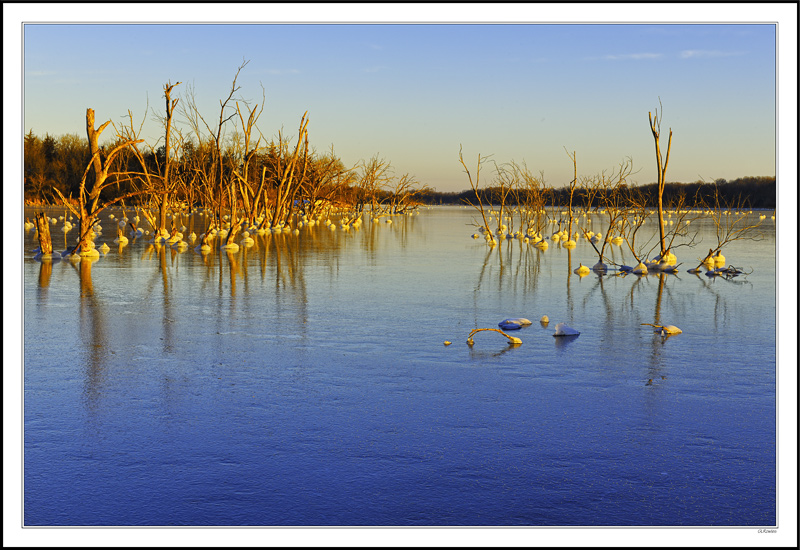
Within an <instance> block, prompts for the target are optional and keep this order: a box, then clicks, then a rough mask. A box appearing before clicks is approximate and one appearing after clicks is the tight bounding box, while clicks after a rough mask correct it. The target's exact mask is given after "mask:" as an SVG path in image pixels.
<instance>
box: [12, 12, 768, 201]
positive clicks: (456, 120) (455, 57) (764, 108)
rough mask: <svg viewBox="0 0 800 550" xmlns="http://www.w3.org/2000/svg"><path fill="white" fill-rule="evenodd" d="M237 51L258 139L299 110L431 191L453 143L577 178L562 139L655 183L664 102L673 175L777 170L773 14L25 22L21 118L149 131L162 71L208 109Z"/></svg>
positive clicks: (65, 126) (599, 166)
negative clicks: (736, 20)
mask: <svg viewBox="0 0 800 550" xmlns="http://www.w3.org/2000/svg"><path fill="white" fill-rule="evenodd" d="M253 8H255V9H263V7H262V8H259V7H257V6H253ZM575 9H580V8H575ZM120 20H121V21H124V19H120ZM772 20H773V21H774V19H772ZM243 59H247V60H250V63H249V64H248V65H247V67H245V68H244V69H243V71H242V72H241V74H240V78H239V81H238V84H240V85H241V89H240V91H239V96H240V97H242V98H244V99H246V100H249V101H252V102H260V101H261V96H262V89H261V86H262V85H263V86H264V92H265V94H266V107H265V109H264V113H263V115H262V117H261V119H260V120H259V124H258V127H259V129H260V131H261V132H262V134H263V135H264V136H265V137H266V138H268V139H269V138H273V137H275V136H277V133H278V131H279V130H281V129H283V132H284V134H285V135H290V136H291V135H295V134H296V131H297V126H298V124H299V121H300V117H301V116H302V115H303V113H304V112H305V111H308V114H309V118H310V124H309V137H310V142H311V145H312V146H313V147H315V148H316V149H317V151H319V152H324V151H327V150H329V149H330V147H331V146H333V147H334V149H335V151H336V153H337V154H338V155H339V156H340V157H341V158H342V160H343V161H344V162H345V164H347V165H355V164H356V163H358V162H359V161H360V160H363V159H369V158H370V157H372V156H374V155H378V156H380V157H382V158H385V159H386V160H387V161H390V162H391V164H392V166H393V167H394V170H395V173H396V174H397V175H402V174H406V173H408V174H411V175H413V176H414V177H415V178H416V179H417V181H419V182H420V183H423V184H427V185H430V186H431V187H433V188H435V189H437V190H440V191H460V190H463V189H466V188H468V187H469V183H468V180H467V179H466V176H465V174H463V171H462V168H461V166H460V164H459V162H458V153H459V148H460V147H462V146H463V152H464V155H465V158H466V160H467V161H468V162H470V163H471V164H474V161H475V160H476V159H477V155H478V154H481V155H484V156H487V155H491V158H492V160H494V161H496V162H497V163H500V164H502V163H505V162H509V161H512V160H513V161H516V162H523V161H524V162H525V163H526V164H527V165H528V167H529V168H530V169H531V170H532V171H533V172H534V173H537V174H538V173H539V172H540V171H543V172H544V176H545V179H546V181H547V182H548V183H549V184H550V185H553V186H560V185H563V184H564V183H567V182H568V181H569V180H570V179H571V177H572V162H571V160H570V159H569V157H568V156H567V153H566V151H565V149H566V150H569V151H570V152H573V151H574V152H575V153H576V155H577V160H578V172H579V175H587V176H591V175H595V174H598V173H600V172H601V171H603V170H611V169H613V168H615V167H616V166H617V165H618V164H619V163H620V162H621V161H622V160H624V159H625V158H626V157H631V158H632V159H633V163H634V169H635V170H638V172H637V173H636V174H635V176H634V180H635V181H637V182H639V183H649V182H652V181H655V179H656V168H655V161H654V146H653V140H652V137H651V134H650V129H649V126H648V112H649V111H654V110H656V109H658V108H659V98H660V99H661V102H662V104H663V109H664V118H663V126H662V132H663V134H664V135H665V136H666V135H667V134H668V133H669V128H672V130H673V144H672V153H671V157H670V165H669V169H668V172H667V179H668V180H670V181H696V180H697V179H700V178H703V179H706V180H713V179H715V178H726V179H733V178H736V177H740V176H751V175H753V176H772V175H775V163H776V148H775V142H776V139H775V133H776V102H775V96H776V87H775V84H776V70H775V67H776V26H775V25H774V24H769V23H763V24H744V23H740V24H696V23H692V24H641V23H639V24H633V23H631V24H612V23H605V24H570V23H559V24H530V23H524V24H519V23H516V24H515V23H505V24H477V23H470V24H453V23H450V24H431V23H428V24H397V23H395V24H391V23H390V22H389V23H384V24H376V23H373V24H341V23H338V24H222V25H220V24H194V25H193V24H178V25H174V24H151V25H147V24H120V25H115V24H92V25H79V24H28V25H26V26H25V27H24V67H23V75H24V95H23V99H24V120H23V126H24V129H25V131H28V130H33V132H34V133H35V134H37V135H44V134H45V133H50V134H51V135H61V134H65V133H77V134H79V135H81V136H83V134H84V116H85V110H86V108H87V107H92V108H93V109H95V111H96V113H97V117H98V120H101V119H102V120H108V119H111V120H112V121H114V122H122V121H123V120H124V119H125V117H126V116H127V112H128V110H131V112H132V113H133V116H134V119H135V120H136V121H137V123H138V122H140V121H141V120H142V119H143V118H146V119H147V121H146V122H147V124H146V126H145V128H146V131H145V137H146V138H147V139H148V141H149V142H155V141H156V140H157V139H158V136H159V130H158V126H157V124H156V123H155V122H152V120H151V119H152V118H153V117H152V115H148V116H146V117H145V110H146V108H147V105H148V101H149V107H150V110H151V111H152V110H153V109H157V110H158V114H161V113H162V110H163V100H162V87H163V85H164V83H165V82H167V81H171V82H173V83H174V82H177V81H180V82H182V83H183V84H181V85H180V86H178V87H177V88H176V89H175V92H173V97H175V94H176V93H177V95H178V96H179V97H180V96H183V95H184V94H185V93H186V92H187V90H188V89H189V85H191V87H193V89H194V91H195V94H196V98H197V100H198V105H199V107H200V110H201V114H203V116H204V117H206V118H207V119H208V120H216V119H217V118H218V117H219V100H220V99H222V98H224V97H226V96H227V94H228V92H229V91H230V87H231V82H232V79H233V76H234V74H235V72H236V69H237V68H238V66H239V65H240V64H241V62H242V60H243ZM178 124H179V125H181V122H180V120H179V121H178ZM183 127H184V128H187V129H188V126H186V125H183ZM228 129H229V130H232V129H233V127H232V126H229V127H228ZM107 133H108V134H109V137H111V136H110V134H111V130H107ZM484 176H486V177H487V178H488V177H491V170H484Z"/></svg>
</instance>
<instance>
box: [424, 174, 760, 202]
mask: <svg viewBox="0 0 800 550" xmlns="http://www.w3.org/2000/svg"><path fill="white" fill-rule="evenodd" d="M630 188H631V189H636V190H638V191H639V192H640V193H643V194H644V197H645V200H646V201H647V202H646V206H648V207H655V205H656V203H657V200H658V184H657V183H649V184H644V185H634V186H630ZM478 192H479V193H480V194H481V199H482V200H483V201H484V202H485V203H487V204H490V203H495V204H496V203H498V202H499V199H500V197H501V194H502V193H503V189H502V188H501V187H486V188H484V189H479V190H478ZM716 193H719V197H720V198H722V199H724V200H725V201H726V202H729V203H739V202H741V203H743V204H747V205H748V206H749V207H750V208H759V209H770V208H771V209H774V208H775V205H776V178H775V177H774V176H747V177H741V178H736V179H734V180H731V181H727V180H725V179H717V180H715V181H713V182H703V181H696V182H692V183H678V182H669V183H667V184H666V185H665V186H664V196H663V198H664V203H665V204H666V205H674V204H677V203H678V201H679V199H680V198H681V197H683V198H684V199H685V205H686V206H687V207H690V208H691V207H695V206H697V207H700V206H701V205H704V204H709V203H710V202H712V201H713V199H714V197H715V194H716ZM547 194H548V199H547V205H548V206H564V205H566V204H567V203H568V202H569V194H570V190H569V188H568V187H561V188H548V190H547ZM590 195H593V196H591V199H590ZM474 198H475V191H473V190H472V189H467V190H464V191H458V192H438V191H429V192H425V193H422V194H421V195H420V196H419V199H420V200H421V201H422V202H424V203H425V204H464V203H465V202H466V200H467V199H469V200H473V199H474ZM515 198H516V197H515V196H510V197H508V198H506V201H505V202H506V203H507V204H511V205H516V204H518V203H522V204H524V203H525V202H526V201H524V200H515ZM602 198H603V197H600V196H597V195H596V194H592V193H589V192H587V191H586V190H585V189H581V188H578V189H575V190H574V195H573V197H572V202H573V205H574V206H578V207H581V208H585V207H589V208H590V209H591V208H594V207H597V206H599V205H600V204H602V201H601V200H600V199H602ZM590 200H591V203H590V202H589V201H590Z"/></svg>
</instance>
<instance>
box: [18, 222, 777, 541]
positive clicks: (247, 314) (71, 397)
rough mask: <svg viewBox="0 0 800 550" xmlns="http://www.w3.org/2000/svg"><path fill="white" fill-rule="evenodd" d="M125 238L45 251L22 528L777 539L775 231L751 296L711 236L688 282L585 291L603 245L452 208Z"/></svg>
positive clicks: (28, 401) (757, 253) (27, 288)
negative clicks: (193, 239) (511, 229)
mask: <svg viewBox="0 0 800 550" xmlns="http://www.w3.org/2000/svg"><path fill="white" fill-rule="evenodd" d="M26 215H28V212H26ZM754 216H755V218H756V219H757V217H758V213H756V214H754ZM105 218H106V216H105V215H104V217H103V225H104V227H105V226H106V225H107V226H108V228H109V229H106V230H105V231H104V234H103V235H102V236H101V237H100V238H99V239H98V243H99V242H108V243H109V245H110V246H111V247H112V249H111V250H110V251H109V252H108V253H107V254H105V255H103V256H102V257H101V258H99V259H98V260H96V261H92V262H90V261H77V262H70V261H61V262H56V263H53V264H50V263H42V262H38V261H35V260H34V259H33V254H32V250H33V248H34V246H36V245H35V243H34V241H33V235H32V232H29V233H28V234H27V235H26V240H25V262H24V308H25V309H24V335H25V336H24V340H25V349H24V430H25V432H24V522H25V525H27V526H57V525H91V526H110V525H111V526H114V525H119V526H123V525H124V526H127V525H148V526H154V525H166V526H176V525H191V526H204V525H221V526H227V525H247V526H250V525H265V526H278V525H285V526H424V525H436V526H467V525H475V526H495V525H498V526H499V525H506V526H770V525H774V524H775V523H776V430H775V425H776V412H775V411H776V400H775V395H776V392H775V389H776V388H775V386H776V357H775V344H776V338H775V328H776V326H775V318H776V316H775V313H776V299H775V298H776V294H775V293H776V289H775V229H774V222H772V221H771V220H770V219H769V217H768V218H767V220H766V221H765V223H764V225H763V235H764V236H763V239H762V240H761V241H758V242H752V241H740V242H735V243H732V244H731V245H730V246H728V247H726V249H725V250H724V253H725V255H726V256H727V258H728V263H730V264H733V265H736V266H738V267H742V268H744V269H745V270H746V271H747V272H748V273H749V274H748V275H746V276H742V277H738V278H736V279H734V280H730V281H728V280H723V279H720V278H708V277H706V276H704V275H702V274H701V275H699V276H698V275H691V274H689V273H686V269H688V268H689V267H694V265H696V263H697V258H699V257H701V256H703V251H704V250H707V249H708V248H709V247H710V246H712V244H711V242H712V241H713V238H714V237H713V233H711V231H710V229H711V227H710V224H709V223H708V220H698V221H696V222H693V226H696V227H697V228H698V230H699V231H700V234H699V235H698V238H699V239H701V240H702V242H700V244H698V245H697V246H696V247H694V248H691V249H690V248H678V249H676V254H677V255H678V258H679V260H680V261H683V262H684V265H683V266H682V268H681V273H679V274H677V275H665V274H650V275H648V276H645V277H637V276H634V275H628V276H617V274H616V273H615V272H613V271H612V272H610V273H609V274H608V275H606V276H598V275H595V274H590V275H588V276H586V277H579V276H578V275H576V274H574V273H573V270H574V269H575V268H576V267H578V265H579V264H580V263H583V264H584V265H590V266H591V265H593V264H594V263H595V262H596V261H597V257H596V254H595V253H594V251H593V249H592V248H591V246H590V245H589V244H588V243H587V242H586V241H583V240H582V241H580V242H579V243H578V246H577V248H575V249H574V250H572V251H569V250H567V249H562V248H560V247H559V246H557V245H554V244H553V243H551V246H550V248H549V250H547V251H545V252H541V251H539V250H537V249H535V248H532V247H530V246H529V245H526V244H523V243H522V242H520V241H517V240H514V241H509V242H505V243H503V244H502V245H500V246H498V247H495V248H493V249H491V248H488V247H487V246H486V245H485V244H484V243H483V241H482V240H474V239H472V238H470V234H471V233H472V232H473V231H474V227H472V226H470V223H471V222H472V220H473V218H474V215H473V212H472V211H470V210H467V209H463V208H457V207H438V208H432V209H426V210H423V211H422V212H421V213H420V214H419V215H415V216H400V217H394V218H393V219H392V220H393V223H391V224H388V223H379V224H372V223H365V224H364V226H363V227H362V228H361V229H359V230H355V229H351V230H349V231H343V230H341V229H337V230H335V231H331V230H329V229H327V228H326V227H325V226H317V227H313V228H304V229H303V230H301V233H300V235H298V236H295V235H292V234H275V235H272V234H270V235H265V236H261V237H258V238H257V239H256V244H255V245H254V246H253V247H251V248H242V249H240V250H239V251H238V252H236V253H232V254H228V253H225V252H220V251H219V250H215V251H213V252H212V253H211V254H209V255H206V256H204V255H201V254H198V253H196V252H194V251H193V250H192V248H190V249H189V250H187V251H186V252H182V253H179V252H177V251H175V250H172V249H171V248H169V247H162V246H159V247H154V246H153V245H152V244H148V243H146V242H143V241H141V240H140V241H134V242H132V243H131V244H129V245H128V246H125V247H122V248H119V247H116V246H115V245H113V243H112V241H113V238H114V237H115V236H116V231H111V230H110V228H111V227H113V226H112V225H111V222H107V221H106V219H105ZM187 222H188V223H193V224H194V223H196V224H198V225H197V226H196V227H195V226H193V229H194V230H195V231H196V232H197V233H200V231H201V228H200V225H199V224H200V222H199V221H196V222H195V221H190V220H187ZM593 223H595V224H597V225H598V226H599V227H597V229H601V230H602V229H604V228H603V227H602V226H601V225H600V222H599V221H598V220H596V221H595V222H593ZM597 229H596V230H597ZM652 229H654V227H653V228H651V230H652ZM52 232H53V235H54V241H55V243H56V248H61V249H63V248H64V246H60V247H59V244H64V243H59V239H63V234H62V233H59V231H58V230H56V228H55V226H54V228H53V230H52ZM105 233H108V235H106V234H105ZM187 233H188V230H187ZM612 250H613V257H614V259H615V261H619V262H620V263H625V262H630V253H629V252H628V254H627V255H626V254H625V251H624V250H623V249H622V248H620V247H613V249H612ZM545 314H546V315H548V316H549V318H550V324H549V325H548V326H546V327H544V326H542V325H540V324H539V322H538V320H539V318H540V317H541V316H542V315H545ZM508 317H527V318H529V319H531V320H533V321H534V322H533V324H532V325H531V326H529V327H526V328H523V329H522V330H519V331H517V332H515V333H514V335H515V336H518V337H519V338H521V339H522V341H523V343H522V345H520V346H516V347H511V346H509V345H508V344H507V341H506V339H505V338H503V337H502V336H501V335H499V334H496V333H492V332H483V333H480V334H478V335H476V336H475V345H474V346H472V347H470V346H468V345H467V344H466V343H465V342H466V339H467V335H468V334H469V332H470V330H472V329H474V328H497V323H498V322H499V321H501V320H503V319H505V318H508ZM558 322H566V323H567V324H569V325H570V326H572V327H574V328H576V329H577V330H579V331H580V332H581V335H580V336H579V337H578V338H577V339H573V340H571V341H563V340H560V339H557V338H554V337H553V336H552V334H553V331H554V327H555V325H556V323H558ZM641 323H656V324H659V323H661V324H674V325H677V326H679V327H680V328H681V329H682V330H683V333H682V334H680V335H677V336H673V337H669V338H666V339H665V338H662V337H660V336H658V335H655V334H654V333H653V331H652V329H651V328H650V327H647V326H642V325H641ZM444 341H451V342H452V344H451V345H449V346H445V345H444V344H443V342H444ZM649 380H652V383H650V384H648V381H649Z"/></svg>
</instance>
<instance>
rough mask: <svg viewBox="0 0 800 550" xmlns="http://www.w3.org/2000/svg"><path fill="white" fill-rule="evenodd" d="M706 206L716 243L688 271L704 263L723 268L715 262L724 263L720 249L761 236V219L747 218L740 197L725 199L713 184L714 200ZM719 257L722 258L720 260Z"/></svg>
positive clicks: (693, 270) (758, 238)
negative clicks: (752, 219)
mask: <svg viewBox="0 0 800 550" xmlns="http://www.w3.org/2000/svg"><path fill="white" fill-rule="evenodd" d="M707 206H708V208H709V209H710V212H711V219H712V221H713V222H714V227H715V228H716V237H717V245H716V246H715V247H713V248H710V249H709V250H708V254H706V255H705V257H704V258H703V259H701V260H700V263H699V264H697V267H695V268H693V269H690V270H689V272H690V273H696V272H697V271H698V270H699V269H700V267H701V266H703V265H704V264H705V265H709V264H713V265H715V267H717V268H724V267H725V266H724V265H717V264H720V263H724V257H723V256H722V255H721V251H722V248H723V247H724V246H725V245H727V244H729V243H732V242H734V241H739V240H752V241H757V240H760V239H761V238H762V235H761V233H760V232H759V231H758V228H759V227H760V226H761V220H759V221H758V222H755V223H753V222H751V221H750V220H749V219H748V218H749V214H748V213H746V212H745V208H746V204H745V201H743V200H742V199H741V198H740V199H738V200H730V201H728V200H726V199H725V198H724V197H723V196H722V194H721V193H720V191H719V188H718V187H717V186H716V184H715V185H714V201H713V203H712V204H710V205H707ZM720 258H722V260H721V261H720Z"/></svg>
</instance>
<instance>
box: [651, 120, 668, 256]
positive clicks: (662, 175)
mask: <svg viewBox="0 0 800 550" xmlns="http://www.w3.org/2000/svg"><path fill="white" fill-rule="evenodd" d="M647 116H648V117H649V119H650V131H651V132H652V133H653V139H654V140H655V142H656V163H657V166H658V236H659V239H660V241H659V242H660V245H661V256H660V257H661V258H663V257H664V256H665V255H666V253H667V249H666V244H665V241H666V237H665V235H664V202H663V198H664V185H665V183H666V175H667V164H668V163H669V150H670V148H671V147H672V128H670V130H669V141H668V142H667V156H666V158H663V159H662V157H661V146H660V144H659V136H660V135H661V120H660V119H659V118H658V112H656V116H655V117H653V114H652V113H647ZM662 116H663V114H662Z"/></svg>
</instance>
